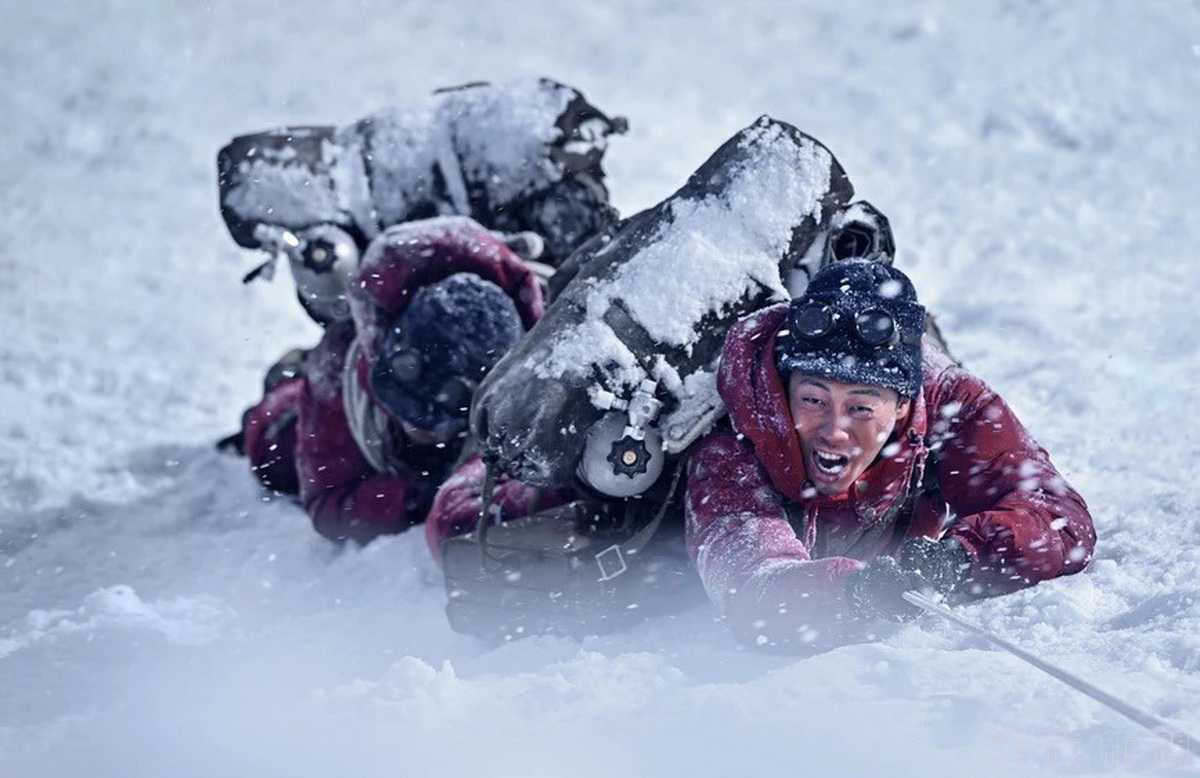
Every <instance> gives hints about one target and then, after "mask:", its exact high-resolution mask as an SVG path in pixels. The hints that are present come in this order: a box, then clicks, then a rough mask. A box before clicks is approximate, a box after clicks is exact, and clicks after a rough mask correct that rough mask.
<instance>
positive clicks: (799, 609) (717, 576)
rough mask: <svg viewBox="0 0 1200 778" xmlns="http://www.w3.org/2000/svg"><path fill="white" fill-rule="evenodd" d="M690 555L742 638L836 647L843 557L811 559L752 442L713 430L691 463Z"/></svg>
mask: <svg viewBox="0 0 1200 778" xmlns="http://www.w3.org/2000/svg"><path fill="white" fill-rule="evenodd" d="M685 510H686V532H687V544H688V551H689V553H690V554H691V556H692V559H693V561H694V562H695V564H696V568H697V570H698V572H699V573H700V579H701V581H702V582H703V584H704V588H705V590H706V591H707V592H708V596H709V599H710V600H712V602H713V604H714V605H715V606H716V607H717V608H718V609H719V610H720V611H721V613H722V614H723V615H724V616H725V618H726V619H727V620H728V622H729V625H730V627H731V628H732V629H733V630H734V633H735V634H737V635H738V636H739V637H740V638H741V639H743V640H745V641H747V642H752V643H758V644H760V645H762V644H773V645H784V644H786V645H789V646H793V647H796V646H799V647H801V648H803V647H804V646H806V645H807V646H809V647H810V648H811V649H812V650H820V649H822V648H824V647H828V645H830V644H831V643H836V642H839V640H840V637H839V636H840V634H841V627H840V622H841V621H842V614H843V612H844V611H845V609H846V602H845V595H844V588H845V587H844V579H845V577H846V576H848V575H849V574H850V573H852V572H854V571H856V570H859V569H861V568H862V564H861V563H860V562H858V561H856V560H853V559H849V558H846V557H828V558H824V559H819V560H813V559H811V558H810V556H809V552H808V549H807V548H805V546H804V544H803V543H802V542H801V540H800V539H799V538H798V537H797V536H796V532H795V531H794V530H793V529H792V526H791V524H790V523H789V522H788V519H787V514H786V512H785V511H784V508H783V506H782V505H781V503H780V498H779V496H778V494H777V493H776V492H775V490H774V489H772V488H771V485H770V483H769V481H768V479H767V475H766V473H765V472H764V471H763V469H762V466H761V465H760V464H759V462H758V460H757V459H756V458H755V456H754V451H753V449H752V447H751V446H750V444H749V443H747V442H745V441H744V440H738V437H737V436H736V435H734V434H732V433H727V432H717V433H713V434H711V435H709V436H708V437H707V438H705V439H704V440H703V441H701V442H700V443H699V444H698V445H697V447H696V450H695V451H694V452H693V453H692V455H691V457H690V459H689V462H688V483H687V497H686V503H685Z"/></svg>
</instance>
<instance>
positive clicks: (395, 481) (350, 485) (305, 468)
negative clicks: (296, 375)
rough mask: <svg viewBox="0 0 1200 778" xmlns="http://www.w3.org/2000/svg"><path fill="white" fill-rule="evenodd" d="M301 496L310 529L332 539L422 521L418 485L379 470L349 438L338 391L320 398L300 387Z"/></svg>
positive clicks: (364, 536)
mask: <svg viewBox="0 0 1200 778" xmlns="http://www.w3.org/2000/svg"><path fill="white" fill-rule="evenodd" d="M296 470H297V474H298V475H299V478H300V499H301V501H302V502H303V503H304V510H305V511H306V512H307V513H308V516H309V518H310V519H312V523H313V528H314V529H316V531H317V532H319V533H321V534H322V535H324V536H325V537H327V538H329V539H331V540H347V539H349V540H356V541H358V542H360V543H366V542H367V541H369V540H371V539H373V538H375V537H377V536H378V535H385V534H391V533H395V532H400V531H401V530H403V529H406V528H407V527H409V526H411V525H412V524H415V523H416V522H418V521H420V520H421V516H419V515H415V514H416V513H417V512H419V509H417V510H414V509H416V508H417V504H418V503H419V502H420V500H419V497H420V495H419V484H418V482H417V481H416V479H414V478H412V477H410V476H407V475H389V474H387V473H380V472H379V471H377V470H375V469H374V468H373V467H371V464H370V463H369V462H367V460H366V458H365V457H363V455H362V452H361V451H360V450H359V448H358V444H357V443H355V442H354V435H353V434H352V433H351V431H350V425H349V423H348V422H347V421H346V413H345V411H344V410H343V408H342V402H341V394H340V393H336V392H335V393H333V394H332V395H330V396H329V397H328V398H326V399H324V400H322V399H320V398H318V397H317V396H316V394H315V393H314V392H313V390H312V387H311V386H307V385H306V386H305V391H304V394H303V395H302V397H301V402H300V414H299V419H298V421H297V444H296Z"/></svg>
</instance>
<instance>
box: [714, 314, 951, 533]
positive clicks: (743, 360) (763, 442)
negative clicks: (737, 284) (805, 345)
mask: <svg viewBox="0 0 1200 778" xmlns="http://www.w3.org/2000/svg"><path fill="white" fill-rule="evenodd" d="M786 311H787V304H786V303H784V304H780V305H775V306H772V307H770V308H764V309H763V310H761V311H758V312H756V313H753V314H751V315H750V316H747V317H745V318H744V319H742V320H741V321H739V322H737V323H736V324H735V325H734V326H733V327H732V328H730V330H729V334H728V336H727V337H726V340H725V346H724V348H723V350H722V352H721V365H720V369H719V371H718V374H717V389H718V391H719V392H720V394H721V398H722V400H724V402H725V406H726V407H727V408H728V410H729V416H730V419H731V420H732V422H733V426H734V428H735V429H736V430H737V431H738V432H739V433H740V434H742V435H745V436H746V438H747V439H749V441H750V443H751V444H752V445H753V447H754V453H755V457H756V458H757V459H758V461H759V462H760V463H761V464H762V466H763V468H764V469H765V470H766V473H767V476H768V477H769V478H770V480H771V484H772V485H773V486H774V487H775V489H776V490H777V491H778V492H779V493H780V494H782V495H783V496H784V497H786V498H787V499H789V500H791V501H794V502H802V501H806V502H811V501H812V500H813V499H814V498H815V497H816V492H815V490H814V489H813V488H812V485H811V483H809V480H808V475H807V473H806V472H805V467H804V456H803V453H802V450H801V447H800V439H799V438H798V437H797V435H796V431H795V429H793V426H792V414H791V411H790V409H789V407H788V398H787V389H786V387H785V386H784V384H783V380H782V379H781V378H780V376H779V371H778V370H777V369H776V368H775V357H774V354H775V338H776V335H777V333H778V332H779V330H780V329H781V327H782V326H783V322H784V315H785V313H786ZM922 352H923V353H922V361H923V373H924V376H923V384H924V386H923V388H922V391H921V392H920V394H918V395H917V397H916V399H915V400H914V401H913V403H912V409H911V411H910V412H909V415H908V418H907V419H905V420H904V421H903V422H901V423H900V424H899V425H897V428H896V430H895V432H893V434H892V439H891V441H889V446H890V445H891V444H893V443H894V444H898V446H899V448H898V450H897V451H895V453H892V452H891V451H890V449H889V448H888V447H885V451H888V452H889V454H890V455H889V456H887V457H882V456H881V457H880V458H879V459H878V460H876V461H875V462H874V463H872V464H871V466H870V467H869V468H867V470H866V472H865V473H863V475H862V476H860V477H859V479H858V480H857V481H855V483H854V486H853V487H851V490H850V491H851V493H850V494H848V495H838V496H835V497H830V498H824V499H827V500H844V499H847V498H848V499H851V500H853V502H854V503H855V506H856V509H857V512H858V514H859V516H860V517H861V518H862V519H863V520H865V521H867V522H868V523H869V522H871V521H873V520H874V519H876V518H878V517H880V516H882V515H883V513H884V512H885V511H886V510H887V508H889V507H890V506H891V505H892V504H893V503H895V501H896V499H897V497H900V496H902V495H903V494H904V493H905V491H906V490H907V487H908V484H909V482H910V478H911V477H912V473H913V471H914V466H917V467H923V466H924V461H925V457H926V455H927V453H928V452H927V450H926V448H925V435H926V431H927V426H928V418H927V411H926V394H927V387H929V386H930V384H931V382H933V381H935V380H936V378H937V376H938V375H939V374H940V373H941V372H942V371H943V370H945V369H946V368H947V367H949V366H950V365H951V364H952V363H951V361H950V359H949V358H948V357H946V356H945V355H944V354H943V353H942V352H940V351H938V350H936V349H934V348H932V347H930V346H929V344H928V343H926V344H925V345H924V347H923V349H922Z"/></svg>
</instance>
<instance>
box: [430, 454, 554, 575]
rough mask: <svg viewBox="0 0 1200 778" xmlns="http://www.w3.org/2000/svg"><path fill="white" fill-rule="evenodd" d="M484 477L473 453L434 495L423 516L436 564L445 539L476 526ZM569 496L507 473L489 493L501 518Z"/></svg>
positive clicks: (531, 509) (527, 512)
mask: <svg viewBox="0 0 1200 778" xmlns="http://www.w3.org/2000/svg"><path fill="white" fill-rule="evenodd" d="M483 477H484V466H483V460H481V459H480V458H479V457H478V456H473V457H471V458H470V459H468V460H467V461H466V462H463V463H462V464H461V465H459V467H458V468H457V469H456V470H455V471H454V473H453V474H452V475H451V476H450V477H449V478H447V479H446V481H445V482H444V483H443V484H442V486H441V488H440V489H438V492H437V496H435V497H434V498H433V507H432V508H431V509H430V510H429V516H428V517H427V518H426V519H425V541H426V542H427V543H428V544H429V551H430V552H431V553H432V554H433V558H434V559H436V560H437V561H438V564H441V561H442V544H443V543H444V542H446V539H447V538H450V537H453V536H455V535H462V534H465V533H467V532H470V531H472V530H473V529H475V525H476V524H477V523H478V521H479V513H480V511H481V510H483V502H482V492H483ZM569 499H570V493H569V492H568V491H567V490H564V489H538V488H536V487H533V486H528V485H526V484H523V483H521V482H520V481H514V480H513V479H511V478H508V477H507V476H502V477H501V478H499V479H497V483H496V487H495V489H494V490H493V492H492V504H493V506H495V507H496V508H498V509H499V512H500V520H501V521H508V520H509V519H515V518H520V517H522V516H528V515H529V514H531V513H536V512H537V511H541V510H546V509H547V508H553V507H555V506H557V505H561V504H562V503H564V502H567V501H568V500H569Z"/></svg>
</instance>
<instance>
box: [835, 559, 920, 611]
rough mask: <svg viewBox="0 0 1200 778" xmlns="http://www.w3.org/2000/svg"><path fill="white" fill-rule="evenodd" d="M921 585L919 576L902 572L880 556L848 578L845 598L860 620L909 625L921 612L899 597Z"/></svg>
mask: <svg viewBox="0 0 1200 778" xmlns="http://www.w3.org/2000/svg"><path fill="white" fill-rule="evenodd" d="M921 584H922V581H921V576H920V575H918V574H917V573H914V572H912V571H911V570H905V569H904V568H902V567H901V566H900V565H899V564H898V563H897V562H896V560H895V559H893V558H892V557H890V556H881V557H876V558H875V559H872V560H871V561H870V562H868V563H867V566H866V567H864V568H863V569H862V570H859V571H857V572H854V573H851V574H850V577H849V578H847V579H846V596H847V597H849V598H850V603H851V604H852V605H853V606H854V608H855V610H856V611H857V612H858V614H859V615H860V616H862V617H865V618H875V619H886V620H888V621H910V620H912V619H915V618H916V617H917V616H919V615H921V611H920V609H919V608H917V607H916V606H915V605H909V604H908V603H907V602H905V601H904V599H903V598H902V597H901V596H900V595H901V594H903V593H904V592H907V591H912V590H913V589H920V588H921Z"/></svg>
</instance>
